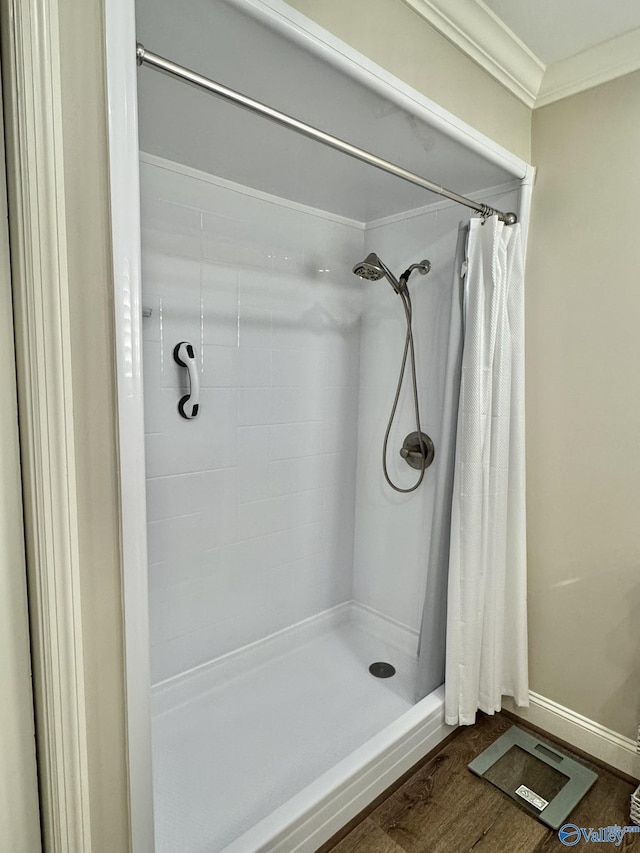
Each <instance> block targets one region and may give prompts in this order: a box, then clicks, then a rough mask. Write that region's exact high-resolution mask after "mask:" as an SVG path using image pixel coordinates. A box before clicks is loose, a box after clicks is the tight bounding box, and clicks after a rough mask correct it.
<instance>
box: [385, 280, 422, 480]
mask: <svg viewBox="0 0 640 853" xmlns="http://www.w3.org/2000/svg"><path fill="white" fill-rule="evenodd" d="M398 295H399V296H400V298H401V299H402V306H403V308H404V313H405V317H406V320H407V334H406V337H405V341H404V352H403V354H402V364H401V366H400V375H399V376H398V387H397V388H396V396H395V398H394V400H393V406H392V407H391V414H390V415H389V421H388V423H387V429H386V431H385V434H384V442H383V444H382V470H383V472H384V478H385V480H386V481H387V483H388V484H389V485H390V486H391V488H392V489H394V490H395V491H396V492H402V493H408V492H415V490H416V489H417V488H418V487H419V486H420V484H421V483H422V481H423V480H424V472H425V468H426V462H427V454H426V450H425V446H424V443H423V441H422V429H421V428H420V407H419V402H418V386H417V382H416V355H415V351H414V347H413V330H412V328H411V320H412V315H413V309H412V306H411V295H410V294H409V288H408V287H407V285H406V283H405V286H404V288H403V289H402V290H400V292H399V294H398ZM407 355H409V356H410V360H411V385H412V389H413V407H414V411H415V415H416V430H417V432H418V444H419V446H420V453H421V455H422V468H421V470H420V476H419V477H418V479H417V481H416V482H415V483H414V485H413V486H410V487H409V488H408V489H402V488H401V487H400V486H396V484H395V483H394V482H393V480H392V479H391V477H390V476H389V471H388V470H387V444H388V443H389V433H390V432H391V427H392V426H393V421H394V419H395V416H396V410H397V408H398V400H399V399H400V391H401V390H402V381H403V379H404V371H405V368H406V366H407Z"/></svg>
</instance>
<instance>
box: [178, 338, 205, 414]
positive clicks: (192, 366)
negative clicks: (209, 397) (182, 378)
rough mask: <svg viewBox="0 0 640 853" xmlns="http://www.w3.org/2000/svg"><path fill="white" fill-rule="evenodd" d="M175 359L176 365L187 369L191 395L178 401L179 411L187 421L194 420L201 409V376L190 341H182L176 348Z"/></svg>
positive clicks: (186, 395)
mask: <svg viewBox="0 0 640 853" xmlns="http://www.w3.org/2000/svg"><path fill="white" fill-rule="evenodd" d="M173 358H174V360H175V362H176V364H179V365H180V367H185V368H186V370H187V374H188V376H189V393H188V394H185V396H184V397H182V398H181V399H180V400H179V401H178V411H179V412H180V414H181V415H182V417H183V418H186V420H192V419H193V418H195V417H196V415H197V414H198V410H199V408H200V376H199V375H198V366H197V364H196V351H195V347H194V346H193V344H190V343H189V342H188V341H181V342H180V343H179V344H176V345H175V347H174V350H173Z"/></svg>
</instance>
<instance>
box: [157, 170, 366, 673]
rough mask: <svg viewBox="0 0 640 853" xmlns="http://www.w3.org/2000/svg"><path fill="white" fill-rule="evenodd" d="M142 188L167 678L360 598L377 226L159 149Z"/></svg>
mask: <svg viewBox="0 0 640 853" xmlns="http://www.w3.org/2000/svg"><path fill="white" fill-rule="evenodd" d="M141 190H142V231H143V233H142V238H143V305H144V308H146V309H151V315H150V316H149V317H147V318H145V319H144V327H143V340H144V386H145V431H146V446H147V460H146V465H147V510H148V546H149V587H150V621H151V641H152V653H151V658H152V680H153V682H154V683H158V682H159V681H162V680H164V679H166V678H169V677H171V676H174V675H176V674H178V673H181V672H184V671H186V670H188V669H190V668H192V667H194V666H197V665H199V664H201V663H204V662H206V661H208V660H210V659H212V658H215V657H217V656H219V655H221V654H224V653H226V652H228V651H230V650H232V649H234V648H237V647H239V646H241V645H244V644H246V643H250V642H253V641H255V640H259V639H260V638H262V637H264V636H265V635H267V634H270V633H272V632H274V631H277V630H279V629H281V628H283V627H286V626H287V625H290V624H292V623H295V622H297V621H299V620H301V619H304V618H306V617H309V616H312V615H314V614H316V613H318V612H320V611H322V610H325V609H326V608H328V607H331V606H333V605H335V604H338V603H340V602H342V601H346V600H348V599H349V598H350V597H351V592H352V580H353V574H352V565H353V531H354V507H355V466H356V439H357V416H358V383H359V354H360V315H361V306H362V286H361V284H360V282H359V280H358V279H356V278H355V277H354V276H353V275H352V274H351V267H352V266H353V264H354V263H355V261H356V260H359V259H360V257H361V256H362V251H363V245H364V234H363V231H362V229H361V228H360V227H358V226H357V225H356V224H355V223H349V222H347V221H341V220H338V219H337V218H336V217H330V216H325V215H324V214H321V213H319V212H312V211H310V210H308V209H304V208H301V207H299V206H297V207H296V206H293V205H290V204H289V203H288V202H282V201H280V200H278V199H275V198H273V197H270V196H265V195H262V194H259V193H254V192H253V191H251V190H248V189H246V188H243V187H239V186H236V185H233V184H229V183H228V182H224V181H219V180H217V179H212V178H211V177H210V176H206V175H203V174H201V173H197V172H194V171H192V170H188V169H185V168H183V167H181V166H176V165H175V164H171V163H168V162H166V161H162V160H158V159H156V158H152V157H148V156H147V155H143V156H142V162H141ZM180 341H190V342H191V343H192V344H193V345H194V346H195V348H196V351H197V357H198V364H199V366H200V370H201V378H202V394H201V408H200V412H199V414H198V417H197V418H196V419H194V420H192V421H187V420H184V419H183V418H181V417H180V415H179V413H178V409H177V404H178V400H179V399H180V397H181V396H182V394H184V393H186V388H185V386H184V379H185V377H184V376H183V370H182V369H181V368H179V367H178V366H177V365H176V364H175V362H174V360H173V349H174V347H175V345H176V344H177V343H179V342H180Z"/></svg>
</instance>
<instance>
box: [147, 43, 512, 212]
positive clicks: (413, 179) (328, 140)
mask: <svg viewBox="0 0 640 853" xmlns="http://www.w3.org/2000/svg"><path fill="white" fill-rule="evenodd" d="M136 57H137V60H138V65H149V66H150V67H151V68H157V69H158V70H159V71H164V72H165V73H166V74H169V75H171V76H172V77H177V78H178V79H179V80H184V81H185V82H187V83H191V84H192V85H193V86H197V87H198V88H199V89H204V90H205V91H207V92H210V93H211V94H213V95H218V97H220V98H224V100H225V101H230V102H231V103H233V104H238V106H241V107H244V108H245V109H248V110H251V111H252V112H254V113H258V115H261V116H263V118H267V119H269V120H270V121H273V122H276V124H280V125H282V126H283V127H288V128H290V129H291V130H294V131H295V132H296V133H300V134H302V135H303V136H307V137H308V138H309V139H315V140H316V142H321V143H322V144H323V145H328V146H329V147H330V148H335V149H336V151H342V153H343V154H348V155H349V157H354V158H355V159H356V160H361V161H362V162H363V163H368V164H369V165H371V166H375V167H376V169H381V170H382V171H383V172H388V173H389V174H390V175H395V176H396V177H398V178H402V180H403V181H408V182H409V183H410V184H415V185H416V186H418V187H422V188H423V189H426V190H429V191H430V192H432V193H437V194H438V195H441V196H444V197H445V198H449V199H451V200H452V201H455V202H457V203H458V204H463V205H465V207H470V208H471V209H472V210H475V211H476V212H477V213H479V214H480V215H481V216H483V217H485V218H486V217H488V216H493V215H494V214H497V216H498V218H499V219H500V220H501V221H502V222H504V223H505V224H507V225H513V224H514V223H516V222H517V221H518V217H517V216H516V214H515V213H503V212H502V211H501V210H496V209H495V208H494V207H489V206H488V205H486V204H480V203H479V202H477V201H472V200H471V199H470V198H466V196H463V195H459V194H458V193H456V192H453V190H448V189H446V188H445V187H441V186H440V185H439V184H435V183H433V181H429V180H427V179H426V178H422V177H420V175H416V174H414V173H413V172H409V171H408V170H407V169H403V168H402V166H396V165H395V164H394V163H390V162H389V161H388V160H383V159H382V157H377V156H376V155H375V154H370V153H369V152H368V151H364V150H363V149H362V148H357V147H356V146H355V145H351V144H350V143H349V142H345V141H344V140H343V139H338V137H336V136H331V134H329V133H325V132H324V131H323V130H318V128H316V127H312V126H311V125H310V124H305V123H304V122H302V121H298V119H295V118H292V117H291V116H288V115H286V113H281V112H279V111H278V110H274V109H273V108H272V107H268V106H266V104H262V103H260V101H254V100H253V99H252V98H248V97H247V96H246V95H242V94H240V92H236V91H234V90H233V89H229V88H227V87H226V86H223V85H222V84H221V83H216V82H215V81H214V80H209V78H208V77H203V76H202V75H201V74H198V73H197V72H195V71H190V70H189V69H188V68H184V66H182V65H177V64H176V63H175V62H171V60H170V59H165V58H164V57H162V56H158V54H156V53H152V52H151V51H150V50H147V49H146V48H145V47H144V45H142V44H138V46H137V48H136Z"/></svg>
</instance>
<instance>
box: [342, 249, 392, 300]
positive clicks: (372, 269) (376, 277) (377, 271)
mask: <svg viewBox="0 0 640 853" xmlns="http://www.w3.org/2000/svg"><path fill="white" fill-rule="evenodd" d="M353 272H354V273H355V275H357V276H358V277H359V278H364V279H366V280H367V281H380V279H381V278H386V279H387V281H388V282H389V284H390V285H391V287H392V288H393V289H394V290H395V292H396V293H400V291H401V289H402V288H401V287H400V282H399V281H398V280H397V278H396V277H395V276H394V274H393V273H392V272H391V270H390V269H389V268H388V267H387V266H386V265H385V264H383V263H382V261H381V260H380V258H379V257H378V256H377V255H376V254H375V252H371V254H369V255H367V257H366V258H365V259H364V261H361V262H360V263H359V264H356V265H355V267H354V268H353Z"/></svg>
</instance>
